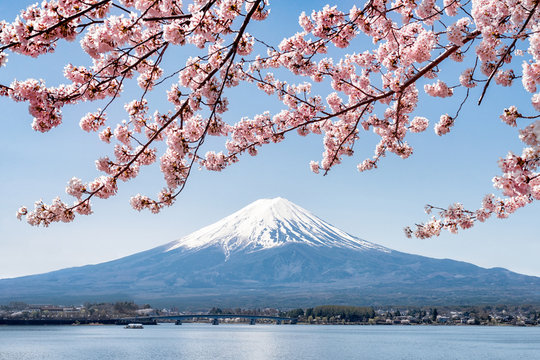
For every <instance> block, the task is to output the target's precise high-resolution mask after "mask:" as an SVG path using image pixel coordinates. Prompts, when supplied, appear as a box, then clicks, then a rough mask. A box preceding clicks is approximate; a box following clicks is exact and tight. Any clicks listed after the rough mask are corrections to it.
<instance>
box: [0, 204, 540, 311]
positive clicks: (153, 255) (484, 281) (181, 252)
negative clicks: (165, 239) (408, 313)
mask: <svg viewBox="0 0 540 360" xmlns="http://www.w3.org/2000/svg"><path fill="white" fill-rule="evenodd" d="M126 299H130V300H134V301H136V302H150V303H152V304H156V305H181V306H187V307H192V308H194V307H205V306H214V305H219V306H308V305H317V304H323V303H335V304H339V303H342V304H345V303H346V304H372V305H374V304H381V305H383V304H384V305H389V304H402V305H406V304H410V305H430V304H434V305H435V304H463V303H488V302H489V303H502V302H505V303H509V302H510V303H516V302H521V303H537V302H539V301H540V278H538V277H533V276H526V275H521V274H516V273H513V272H511V271H508V270H505V269H502V268H493V269H485V268H481V267H478V266H475V265H472V264H468V263H464V262H460V261H454V260H449V259H443V260H440V259H433V258H427V257H423V256H418V255H411V254H406V253H402V252H398V251H395V250H391V249H388V248H386V247H383V246H380V245H377V244H374V243H371V242H369V241H365V240H362V239H360V238H357V237H355V236H352V235H350V234H347V233H346V232H344V231H342V230H340V229H338V228H336V227H334V226H332V225H330V224H328V223H326V222H325V221H323V220H321V219H319V218H318V217H317V216H315V215H313V214H312V213H310V212H309V211H307V210H305V209H303V208H301V207H300V206H298V205H296V204H293V203H292V202H290V201H288V200H286V199H282V198H275V199H261V200H257V201H255V202H254V203H252V204H250V205H248V206H246V207H244V208H243V209H241V210H239V211H237V212H235V213H233V214H231V215H229V216H227V217H225V218H223V219H222V220H220V221H218V222H216V223H214V224H212V225H209V226H206V227H204V228H202V229H200V230H198V231H195V232H194V233H192V234H190V235H187V236H185V237H183V238H181V239H179V240H177V241H173V242H170V243H167V244H165V245H162V246H159V247H156V248H154V249H151V250H148V251H144V252H141V253H137V254H134V255H131V256H127V257H124V258H121V259H118V260H114V261H110V262H106V263H102V264H97V265H87V266H82V267H76V268H68V269H63V270H58V271H54V272H50V273H46V274H40V275H32V276H25V277H19V278H13V279H3V280H0V303H3V302H4V303H5V302H9V301H15V300H17V301H27V302H32V303H37V302H41V303H44V302H47V303H63V304H66V303H79V302H85V301H117V300H126Z"/></svg>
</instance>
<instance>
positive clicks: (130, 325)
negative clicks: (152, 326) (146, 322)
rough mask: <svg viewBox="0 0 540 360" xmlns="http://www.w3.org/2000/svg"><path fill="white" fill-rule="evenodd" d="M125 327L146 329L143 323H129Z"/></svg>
mask: <svg viewBox="0 0 540 360" xmlns="http://www.w3.org/2000/svg"><path fill="white" fill-rule="evenodd" d="M124 329H144V327H143V325H142V324H127V325H126V326H124Z"/></svg>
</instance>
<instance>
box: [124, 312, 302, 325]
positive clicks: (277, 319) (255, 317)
mask: <svg viewBox="0 0 540 360" xmlns="http://www.w3.org/2000/svg"><path fill="white" fill-rule="evenodd" d="M187 319H211V320H212V325H218V324H219V320H220V319H249V323H250V325H255V323H256V322H257V320H271V321H275V323H276V324H278V325H279V324H281V323H282V322H287V323H289V324H296V319H295V318H288V317H282V316H267V315H245V314H182V315H159V316H137V317H131V318H122V319H121V320H123V321H126V322H149V321H159V320H176V325H182V320H184V321H185V320H187Z"/></svg>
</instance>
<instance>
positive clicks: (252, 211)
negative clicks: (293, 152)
mask: <svg viewBox="0 0 540 360" xmlns="http://www.w3.org/2000/svg"><path fill="white" fill-rule="evenodd" d="M290 243H301V244H306V245H309V246H314V247H338V248H349V249H355V250H378V251H381V252H385V253H389V252H390V249H387V248H385V247H382V246H380V245H376V244H373V243H371V242H369V241H365V240H362V239H359V238H357V237H354V236H352V235H349V234H347V233H346V232H344V231H341V230H340V229H338V228H336V227H334V226H332V225H330V224H328V223H327V222H325V221H323V220H321V219H319V218H318V217H317V216H315V215H313V214H312V213H311V212H309V211H307V210H305V209H303V208H301V207H300V206H298V205H296V204H294V203H292V202H290V201H289V200H287V199H283V198H280V197H277V198H274V199H260V200H257V201H255V202H253V203H251V204H249V205H248V206H246V207H244V208H243V209H241V210H239V211H237V212H235V213H233V214H232V215H229V216H227V217H225V218H223V219H221V220H219V221H218V222H216V223H214V224H212V225H209V226H206V227H204V228H202V229H200V230H197V231H195V232H193V233H191V234H190V235H187V236H185V237H183V238H181V239H180V240H178V241H175V242H173V243H171V244H170V246H169V247H168V248H167V249H166V251H172V250H176V249H184V250H195V251H196V250H200V249H204V248H207V247H211V246H219V247H221V248H222V250H223V252H224V253H225V255H226V256H227V257H228V256H229V255H230V254H231V253H234V252H237V251H246V252H255V251H259V250H263V249H271V248H276V247H280V246H283V245H285V244H290Z"/></svg>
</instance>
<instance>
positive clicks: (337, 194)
mask: <svg viewBox="0 0 540 360" xmlns="http://www.w3.org/2000/svg"><path fill="white" fill-rule="evenodd" d="M29 3H31V2H29V1H19V2H6V1H2V2H0V14H2V17H3V18H4V19H6V20H12V19H13V18H14V17H15V16H16V14H17V13H18V11H19V9H20V7H22V6H24V4H29ZM349 3H351V2H350V1H340V7H341V8H342V9H345V10H346V9H347V8H348V7H349ZM306 4H309V5H306ZM324 4H325V2H322V1H310V2H306V1H304V2H302V1H298V2H293V1H282V0H279V1H278V0H276V1H273V2H272V3H271V9H272V13H271V16H270V18H269V19H268V21H267V22H263V23H255V24H253V26H250V27H249V28H248V31H249V32H250V33H253V34H255V35H257V36H259V37H261V38H264V39H265V40H266V41H268V42H270V43H273V44H275V45H277V44H278V43H279V41H280V40H281V39H282V38H283V37H284V36H289V35H292V34H294V33H295V32H296V31H300V28H299V26H298V25H297V18H298V15H299V14H300V12H301V11H302V10H305V11H306V12H308V13H309V12H310V11H311V9H312V8H322V6H324ZM306 6H307V7H306ZM61 45H62V46H60V47H59V49H58V51H57V52H56V53H54V54H51V55H47V56H44V57H40V58H38V59H30V58H22V57H18V56H14V55H12V54H10V60H9V62H8V66H7V67H4V68H2V69H0V83H10V82H11V81H12V80H13V79H14V78H17V79H19V80H22V79H26V78H31V77H34V78H42V79H45V80H46V81H47V84H49V85H53V84H58V83H59V82H61V81H62V69H63V66H64V65H65V64H66V63H67V62H69V61H71V62H73V63H74V64H75V65H79V64H85V63H86V62H87V61H88V60H87V59H86V58H85V57H84V56H82V50H80V46H79V45H78V43H77V42H75V43H70V44H66V43H62V44H61ZM371 46H372V45H371V44H370V43H367V42H365V41H364V40H363V39H359V40H358V41H356V42H355V43H354V44H353V47H352V48H351V51H356V52H361V51H364V50H365V49H366V48H369V47H371ZM189 51H190V50H189V49H186V50H181V51H179V52H178V54H179V55H181V56H187V55H188V52H189ZM338 53H339V52H338V51H334V52H333V53H332V55H337V54H338ZM167 61H169V62H170V64H171V66H172V65H175V64H174V62H178V61H179V63H178V64H179V65H182V64H183V62H184V61H185V60H184V57H181V60H178V59H177V58H172V59H169V60H167ZM441 70H442V76H443V77H444V76H451V75H452V74H454V73H455V71H456V70H455V68H454V67H453V66H452V65H450V66H449V65H445V66H443V67H442V68H441ZM296 81H298V82H300V81H303V79H297V80H296ZM452 83H453V84H455V83H457V80H453V81H452ZM166 89H167V88H166V87H162V88H158V89H156V91H154V94H153V95H152V97H151V99H152V101H151V104H150V107H151V109H152V110H153V109H156V108H159V109H161V110H163V109H164V108H167V103H166V101H165V98H166V96H165V95H164V93H165V90H166ZM320 89H322V90H323V91H324V90H326V89H325V88H324V87H321V88H320ZM478 90H479V89H478ZM135 91H136V90H135ZM132 94H137V92H132ZM129 95H130V92H129V91H128V92H127V93H126V96H124V97H123V98H121V99H120V102H119V103H118V104H117V105H118V106H117V108H116V109H115V110H112V111H110V112H109V114H110V116H109V117H110V118H111V117H119V118H120V119H122V118H125V117H126V114H125V113H124V112H123V110H122V106H123V104H124V103H125V102H127V101H129V100H131V97H130V96H129ZM323 96H324V97H325V96H326V93H324V94H323ZM478 96H479V91H476V92H473V93H472V94H471V97H472V98H471V101H469V102H468V104H467V105H466V106H465V108H464V109H463V110H462V114H461V116H460V118H459V119H458V120H457V123H456V125H455V127H454V129H453V131H452V132H450V134H448V135H446V136H444V137H438V136H436V135H435V134H434V132H433V129H432V126H433V124H434V123H435V122H436V121H437V120H438V118H439V116H440V115H441V113H443V112H449V113H450V114H453V113H454V112H455V110H456V108H457V104H458V102H459V101H460V100H461V97H460V96H456V97H455V98H451V99H444V100H433V99H426V97H425V96H424V95H422V97H421V99H424V100H426V101H422V102H421V105H420V106H419V108H418V109H417V110H416V112H415V115H420V116H426V117H427V118H428V119H430V128H429V129H428V130H427V132H426V133H424V134H419V135H414V134H413V135H412V136H410V137H409V139H408V140H409V143H411V145H413V147H414V154H413V155H412V157H411V158H410V159H407V160H402V159H399V158H397V157H395V156H388V157H387V158H385V159H383V161H382V162H381V164H380V167H379V169H377V170H375V171H371V172H366V173H362V174H361V173H358V171H357V170H356V164H357V163H358V162H360V161H361V160H363V159H364V158H365V157H369V156H371V154H372V153H373V146H374V144H375V141H376V138H375V137H374V136H373V134H371V133H361V134H360V136H361V139H360V141H359V142H358V143H357V144H356V147H355V150H356V154H355V156H354V157H353V158H348V159H345V161H344V162H343V164H341V165H339V166H337V167H335V168H334V169H333V170H332V171H331V172H330V174H329V175H328V176H325V177H323V176H321V175H315V174H313V173H312V172H311V171H310V170H309V161H310V160H317V161H318V160H320V157H321V153H322V151H323V148H322V138H321V137H318V136H308V137H306V138H302V137H299V136H296V135H293V136H292V137H290V138H288V139H287V140H286V141H285V142H284V143H281V144H279V145H269V146H266V147H265V148H262V149H261V150H260V153H259V155H258V156H256V157H250V156H244V157H243V158H242V159H241V161H240V162H239V163H238V164H236V165H233V166H231V167H230V168H228V169H226V170H225V171H224V172H222V173H213V172H207V171H195V172H194V173H193V176H192V177H191V178H190V180H189V183H188V185H187V187H186V189H185V191H184V193H183V194H182V195H181V197H180V199H179V200H178V201H177V203H176V205H175V206H173V207H171V208H168V209H165V210H164V211H163V212H162V213H160V214H158V215H152V214H150V213H148V212H141V213H139V212H136V211H134V210H133V209H131V207H130V206H129V198H130V196H131V195H134V194H136V193H138V192H141V193H145V194H149V195H154V194H155V193H156V192H157V191H159V190H160V189H161V188H162V187H163V180H162V176H161V174H160V173H159V169H158V168H157V167H155V166H154V167H150V168H147V169H144V171H143V172H142V174H141V176H140V177H139V178H138V179H137V180H135V181H133V182H132V183H129V184H124V186H122V187H121V188H120V191H119V194H118V196H116V197H115V198H113V199H109V200H106V201H105V200H97V201H94V211H95V214H94V215H92V216H89V217H79V218H78V219H77V220H76V221H75V222H74V223H70V224H53V225H52V226H51V227H49V228H34V227H30V226H29V225H27V224H26V223H25V222H19V221H17V219H16V218H15V211H16V210H17V209H18V208H19V206H21V205H27V206H31V205H32V204H33V202H34V201H35V200H38V199H40V198H43V200H44V201H45V202H50V200H51V199H52V198H54V197H55V196H57V195H61V196H62V197H64V199H68V197H67V195H65V193H64V188H65V184H66V183H67V181H68V180H69V179H70V178H71V177H73V176H77V177H80V178H82V179H83V180H85V181H88V180H91V179H93V178H94V177H95V176H96V175H98V173H97V171H96V170H95V167H94V160H95V159H96V158H98V157H100V156H103V155H108V154H110V153H111V148H110V147H109V146H106V145H104V144H102V143H100V142H99V141H98V140H97V137H96V136H95V135H94V134H87V133H85V132H83V131H82V130H80V128H79V125H78V123H79V119H80V117H81V115H84V114H85V113H86V112H88V111H91V110H93V109H95V108H96V107H98V105H96V104H80V105H76V106H70V107H66V108H65V111H64V123H63V125H62V126H60V127H58V128H56V129H54V130H52V131H51V132H49V133H46V134H41V133H36V132H34V131H33V130H32V129H31V127H30V124H31V122H32V118H31V116H30V115H29V114H28V112H27V105H26V104H23V103H13V102H12V101H10V100H8V99H5V98H0V108H1V109H2V112H1V113H0V119H1V123H2V125H3V131H1V132H0V144H1V149H2V153H3V156H2V157H0V182H1V184H2V186H1V187H0V198H1V199H2V201H1V202H0V256H1V261H0V278H2V277H13V276H20V275H26V274H34V273H40V272H46V271H50V270H54V269H59V268H64V267H70V266H78V265H84V264H89V263H98V262H102V261H106V260H112V259H115V258H118V257H121V256H125V255H129V254H132V253H135V252H139V251H142V250H146V249H149V248H152V247H154V246H157V245H161V244H163V243H166V242H169V241H172V240H175V239H178V238H180V237H182V236H183V235H187V234H189V233H190V232H192V231H194V230H197V229H199V228H200V227H202V226H205V225H208V224H210V223H212V222H214V221H217V220H219V219H221V218H222V217H224V216H226V215H228V214H230V213H231V212H233V211H236V210H238V209H240V208H241V207H243V206H245V205H247V204H249V203H250V202H252V201H255V200H257V199H259V198H267V197H276V196H281V197H285V198H287V199H289V200H291V201H292V202H294V203H296V204H298V205H300V206H302V207H304V208H306V209H308V210H310V211H312V212H313V213H315V214H316V215H317V216H319V217H321V218H322V219H324V220H326V221H328V222H330V223H332V224H333V225H335V226H337V227H339V228H341V229H343V230H345V231H347V232H349V233H351V234H353V235H356V236H359V237H361V238H363V239H365V240H368V241H372V242H375V243H378V244H381V245H384V246H387V247H390V248H393V249H396V250H400V251H404V252H409V253H415V254H421V255H425V256H430V257H437V258H452V259H457V260H463V261H467V262H472V263H474V264H478V265H481V266H484V267H496V266H500V267H505V268H508V269H510V270H513V271H517V272H521V273H526V274H532V275H537V276H540V261H538V254H540V241H538V240H540V232H539V230H540V222H539V221H538V218H539V214H540V205H539V204H538V203H535V204H532V205H530V206H528V207H526V208H524V209H521V210H519V211H518V212H517V213H516V214H514V216H512V217H511V218H510V219H506V220H497V219H490V220H489V221H488V222H487V223H485V224H479V225H477V226H475V227H474V228H473V229H471V230H469V231H464V232H460V234H458V235H450V234H446V233H444V234H443V235H442V236H440V237H438V238H434V239H429V240H417V239H406V238H405V237H404V235H403V230H402V229H403V227H404V226H406V225H413V224H414V223H415V222H420V221H424V220H426V219H427V216H426V215H425V214H424V212H423V208H424V205H425V204H426V203H431V204H434V205H440V206H447V205H448V204H450V203H453V202H455V201H460V202H462V203H464V204H465V206H466V207H469V208H476V207H478V205H479V204H480V202H481V199H482V197H483V196H484V194H486V193H488V192H492V191H493V190H494V189H493V188H492V185H491V178H492V177H493V176H494V175H497V174H498V173H499V169H498V167H497V164H496V162H497V159H498V158H499V157H501V156H505V155H506V153H507V152H508V151H509V150H513V151H518V152H520V151H521V148H522V146H521V143H520V142H519V140H518V138H517V135H518V132H517V130H516V129H514V128H510V127H508V126H507V125H505V124H503V123H502V122H501V121H500V120H499V118H498V116H499V114H500V113H501V112H502V110H503V108H504V107H508V106H510V105H512V104H516V105H518V107H519V108H520V110H523V112H528V113H530V114H532V111H533V110H532V107H531V106H530V105H529V99H530V94H527V93H525V92H524V91H523V90H522V89H521V84H520V83H517V86H515V87H514V88H512V89H508V88H501V87H497V86H495V85H492V87H491V88H490V89H489V90H488V94H487V98H486V99H485V100H484V103H483V104H482V105H481V106H477V105H476V99H477V98H478ZM229 101H230V102H231V105H230V109H231V110H230V112H229V113H228V114H227V117H226V119H227V121H229V122H233V121H237V120H238V119H239V118H240V117H242V116H253V115H255V114H257V113H261V112H263V111H265V110H269V111H270V112H271V113H276V112H278V111H279V110H280V109H281V108H282V106H280V104H279V103H278V102H277V101H275V99H273V98H271V97H268V96H266V95H264V94H261V93H259V92H256V91H254V90H253V88H251V87H250V86H242V87H240V88H238V89H235V90H234V91H233V92H231V93H230V94H229ZM214 144H216V145H218V146H219V144H217V143H216V142H215V141H212V142H210V145H214ZM69 200H71V199H69Z"/></svg>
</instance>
